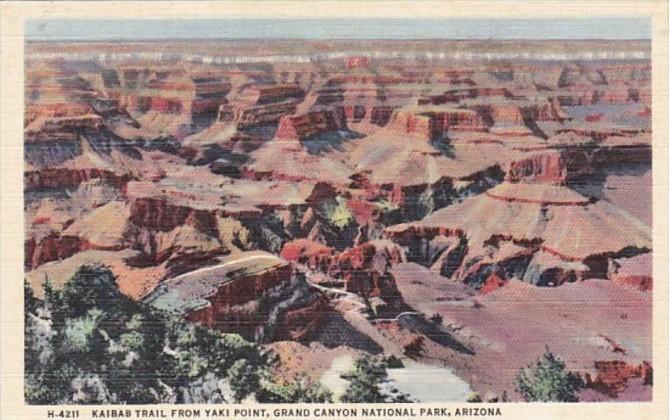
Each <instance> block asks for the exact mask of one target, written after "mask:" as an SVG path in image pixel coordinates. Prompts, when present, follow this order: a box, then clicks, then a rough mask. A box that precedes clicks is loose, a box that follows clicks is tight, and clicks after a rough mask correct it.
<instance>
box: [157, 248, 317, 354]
mask: <svg viewBox="0 0 669 420" xmlns="http://www.w3.org/2000/svg"><path fill="white" fill-rule="evenodd" d="M253 259H260V260H263V262H262V263H261V264H260V265H259V266H256V267H254V266H253V265H248V263H247V261H250V260H253ZM226 265H229V266H231V268H230V269H228V268H226ZM232 267H234V268H232ZM208 272H211V273H212V274H208ZM212 276H213V277H212ZM221 277H223V278H224V280H221ZM196 278H197V279H199V280H198V281H199V282H200V284H199V286H198V288H195V289H193V288H188V286H186V285H185V283H183V282H182V280H181V279H184V280H186V281H188V280H192V279H196ZM184 287H186V288H184ZM181 293H188V294H190V295H192V298H193V299H195V301H194V303H193V304H189V303H188V302H185V304H184V302H183V301H177V302H174V301H173V300H172V297H171V296H172V295H174V294H177V295H180V294H181ZM147 300H148V301H149V302H151V304H153V305H155V306H158V307H165V309H168V310H176V311H178V312H179V313H182V315H183V316H185V317H186V319H188V320H190V321H193V322H197V323H201V324H204V325H206V326H208V327H209V328H215V329H218V330H220V331H223V332H234V333H238V334H241V335H242V336H243V337H245V338H247V339H250V340H256V341H259V342H269V341H274V340H287V339H289V340H302V339H306V338H308V337H309V336H310V335H311V334H312V333H314V331H315V330H316V329H317V328H318V326H319V325H320V323H321V322H322V320H323V318H324V317H325V315H326V314H327V312H328V311H329V309H328V303H327V299H326V298H325V296H323V295H322V294H321V293H320V292H318V291H316V290H315V289H313V288H312V287H311V286H309V285H308V284H307V283H306V281H305V279H304V276H303V275H302V274H300V273H295V272H294V271H293V267H292V266H291V265H290V264H288V263H286V262H285V261H282V260H279V259H278V258H276V257H274V256H271V255H269V254H262V253H246V254H241V255H239V256H231V257H229V258H228V259H226V262H225V263H223V264H220V265H219V266H214V267H211V268H205V269H201V270H195V271H192V272H187V273H185V274H182V275H180V276H179V277H177V278H175V279H172V280H170V281H169V282H167V283H165V284H164V285H163V286H161V288H159V289H157V290H156V291H155V292H154V293H153V294H152V295H151V296H149V297H148V298H147ZM165 305H167V306H165ZM173 305H177V307H176V308H175V307H174V306H173ZM184 305H185V306H184Z"/></svg>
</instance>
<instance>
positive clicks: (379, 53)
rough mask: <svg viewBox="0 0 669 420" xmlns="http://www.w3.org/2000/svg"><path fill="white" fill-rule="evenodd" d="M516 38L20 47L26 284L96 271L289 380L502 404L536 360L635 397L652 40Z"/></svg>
mask: <svg viewBox="0 0 669 420" xmlns="http://www.w3.org/2000/svg"><path fill="white" fill-rule="evenodd" d="M521 44H522V43H520V44H518V45H516V46H514V45H513V44H512V43H504V42H495V41H489V42H486V43H483V42H480V43H477V42H474V41H444V42H443V43H441V44H440V42H439V41H416V42H407V41H397V42H390V41H363V40H358V41H350V42H348V41H347V42H343V41H327V42H325V41H323V42H316V41H305V42H303V43H296V42H292V41H269V40H267V41H263V42H260V43H257V44H254V43H250V42H238V43H237V42H232V41H226V40H221V41H220V42H218V41H217V42H214V41H203V42H202V43H195V42H193V43H188V42H174V43H171V44H170V42H165V43H151V42H137V43H132V44H129V45H127V46H122V45H120V44H119V43H114V42H108V43H106V42H101V43H87V42H76V43H74V42H73V43H69V42H58V43H48V42H30V43H28V44H26V89H25V103H26V109H25V118H24V157H25V164H24V185H23V187H24V211H25V240H24V250H25V254H24V255H25V257H24V268H25V277H26V280H27V281H28V283H29V285H30V286H31V288H32V289H33V290H34V293H35V296H37V297H38V298H41V297H43V295H44V290H43V285H44V281H45V279H47V278H48V279H49V280H50V282H51V284H52V285H53V287H56V288H61V287H63V285H64V284H65V282H67V280H68V279H69V278H70V277H72V275H73V274H74V273H75V272H76V270H77V269H78V268H79V267H80V266H82V265H97V264H102V265H106V266H108V267H109V268H110V269H111V271H112V272H113V273H114V275H115V276H116V283H117V285H118V287H119V290H120V291H121V292H122V293H123V294H125V295H127V296H129V297H130V298H132V299H134V300H136V301H141V302H144V303H145V304H147V305H149V306H150V307H152V308H154V309H156V310H159V311H164V312H167V313H169V314H171V315H172V316H175V317H179V318H183V319H185V320H187V321H188V322H192V323H196V324H199V325H202V326H205V327H207V328H209V329H215V330H219V331H221V332H223V333H231V334H239V335H240V336H241V337H243V338H244V339H245V340H249V341H254V342H256V343H258V344H259V345H260V346H262V347H263V348H265V349H267V350H269V351H272V352H274V353H275V354H276V355H277V357H278V358H279V359H280V360H281V361H282V363H281V367H280V368H278V370H277V371H275V372H273V374H274V375H276V376H277V377H281V378H283V379H285V380H286V381H290V380H293V379H295V378H298V377H301V375H304V376H307V377H309V378H310V379H311V380H314V381H319V380H321V379H323V377H324V376H323V375H326V376H327V375H328V374H330V373H331V372H332V369H335V367H336V365H338V364H340V363H342V362H341V361H342V360H353V358H357V357H359V356H360V355H362V354H372V355H379V356H384V357H392V358H396V359H397V360H398V361H400V363H402V364H403V365H404V366H406V367H407V369H416V370H417V371H421V369H430V367H433V368H434V369H437V368H438V369H443V371H445V372H446V371H447V372H449V374H452V375H455V376H454V378H456V379H454V380H453V381H452V382H453V383H454V384H457V386H458V387H459V388H458V389H471V390H472V391H474V392H476V393H478V394H480V395H495V396H497V397H501V396H502V395H507V396H508V398H509V399H511V400H512V401H519V400H520V398H521V396H520V394H519V393H518V392H517V391H516V389H515V385H514V379H515V376H516V374H517V372H518V370H519V369H521V368H523V367H526V366H527V365H529V364H531V363H534V362H535V361H536V360H537V358H539V357H540V356H541V354H542V352H543V351H544V348H545V347H546V346H549V347H550V349H551V350H552V351H554V352H555V353H556V354H558V355H559V356H560V357H561V358H562V359H564V360H565V362H566V364H567V367H568V368H569V369H570V370H573V371H575V372H576V373H577V374H578V375H580V376H581V377H582V378H583V379H584V383H585V384H586V387H585V389H584V390H582V391H581V393H580V398H581V399H582V400H584V401H586V400H587V401H610V400H650V399H651V395H652V357H651V348H652V342H651V338H652V328H651V327H652V322H651V321H652V320H651V317H652V292H653V282H654V279H653V269H652V268H653V240H652V236H653V235H652V211H651V209H652V206H651V198H652V179H651V178H652V177H651V173H652V157H653V156H652V121H651V118H652V111H651V108H652V98H651V63H650V59H649V54H650V43H649V42H645V41H619V42H617V43H613V42H607V41H593V42H590V43H588V42H582V41H562V42H558V41H527V42H526V43H525V44H524V45H521ZM521 46H522V47H523V48H525V50H521V49H520V48H521ZM595 47H597V48H596V51H599V52H598V53H593V51H591V49H592V48H595ZM399 369H401V368H399ZM335 370H336V369H335ZM328 372H330V373H328ZM408 373H410V372H409V371H407V373H406V374H408ZM391 376H393V377H399V378H405V376H402V371H400V370H398V371H397V372H394V373H393V375H391ZM406 380H407V379H402V381H406ZM324 381H325V382H327V381H328V379H324ZM334 382H336V380H335V381H334ZM400 382H401V381H400ZM406 387H407V389H415V384H408V385H406ZM419 388H420V387H419ZM458 392H459V391H458ZM455 394H457V395H460V394H462V392H459V393H455Z"/></svg>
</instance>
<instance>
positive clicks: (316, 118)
mask: <svg viewBox="0 0 669 420" xmlns="http://www.w3.org/2000/svg"><path fill="white" fill-rule="evenodd" d="M346 128H347V126H346V120H345V118H344V112H343V110H342V109H333V110H323V111H311V112H308V113H306V114H302V115H294V116H284V117H282V118H281V119H280V120H279V128H278V129H277V131H276V134H275V138H276V139H279V140H291V139H297V140H305V139H308V138H309V137H313V136H317V135H319V134H324V133H327V132H331V131H336V130H341V129H346Z"/></svg>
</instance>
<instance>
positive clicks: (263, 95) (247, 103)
mask: <svg viewBox="0 0 669 420" xmlns="http://www.w3.org/2000/svg"><path fill="white" fill-rule="evenodd" d="M303 98H304V91H303V90H302V89H301V88H300V87H299V86H297V85H267V86H262V85H261V86H253V87H251V88H248V89H246V90H244V91H243V92H242V93H241V94H240V95H239V96H238V97H236V98H235V100H234V102H230V103H227V104H224V105H221V107H220V109H219V111H218V118H217V120H218V121H219V122H225V123H235V124H236V125H237V128H240V129H243V128H248V127H254V126H259V125H263V124H269V123H274V122H277V121H279V119H280V118H281V117H283V116H286V115H291V114H294V113H295V111H296V110H297V105H298V104H299V103H300V102H301V101H302V99H303Z"/></svg>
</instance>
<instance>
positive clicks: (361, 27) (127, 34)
mask: <svg viewBox="0 0 669 420" xmlns="http://www.w3.org/2000/svg"><path fill="white" fill-rule="evenodd" d="M650 37H651V25H650V18H648V17H626V18H620V17H611V18H582V19H581V18H579V19H564V18H535V19H517V18H495V19H481V18H454V19H367V18H360V19H293V18H290V19H277V18H263V19H257V18H253V19H241V18H240V19H184V20H165V19H123V20H90V19H86V20H84V19H59V20H43V19H40V20H29V21H27V22H26V39H28V40H84V41H104V40H109V41H111V40H119V41H123V40H125V41H131V40H136V41H141V40H166V39H224V38H230V39H261V38H269V39H277V38H286V39H489V38H491V39H650Z"/></svg>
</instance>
